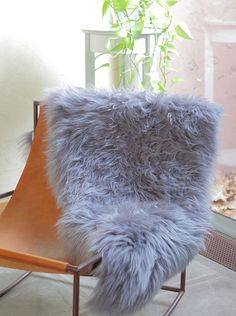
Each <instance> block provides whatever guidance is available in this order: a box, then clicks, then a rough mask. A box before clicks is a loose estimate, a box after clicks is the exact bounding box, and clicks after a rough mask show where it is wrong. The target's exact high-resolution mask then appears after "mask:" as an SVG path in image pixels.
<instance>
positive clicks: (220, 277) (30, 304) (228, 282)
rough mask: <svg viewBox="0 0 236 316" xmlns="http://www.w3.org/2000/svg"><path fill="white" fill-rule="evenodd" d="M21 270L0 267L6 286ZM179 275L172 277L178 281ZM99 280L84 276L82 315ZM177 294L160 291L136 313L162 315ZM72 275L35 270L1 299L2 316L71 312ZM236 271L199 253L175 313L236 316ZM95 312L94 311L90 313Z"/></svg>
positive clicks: (0, 282) (60, 315) (177, 315)
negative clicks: (35, 272) (38, 272)
mask: <svg viewBox="0 0 236 316" xmlns="http://www.w3.org/2000/svg"><path fill="white" fill-rule="evenodd" d="M17 275H19V271H16V270H10V269H0V286H1V288H3V287H4V286H6V285H7V284H8V283H9V282H10V281H11V280H13V279H14V278H16V277H17ZM177 280H178V278H174V279H173V280H171V282H169V283H171V284H174V285H177ZM95 283H96V280H95V279H93V278H82V280H81V308H80V311H81V313H80V315H81V316H88V315H89V316H90V315H91V313H89V312H88V311H87V309H86V306H85V303H86V302H87V300H88V297H89V295H90V293H91V291H92V288H93V287H94V285H95ZM173 297H174V294H172V293H170V292H166V291H160V293H159V294H158V295H157V296H156V298H155V299H154V300H153V301H152V302H151V303H150V304H149V305H148V306H147V307H146V308H145V309H144V310H142V311H141V312H139V313H137V314H135V316H144V315H146V316H159V315H163V312H164V311H165V310H166V309H167V308H168V305H169V303H170V302H171V299H173ZM71 299H72V279H71V278H70V277H69V276H65V275H52V274H33V275H32V276H30V277H29V278H28V279H27V280H25V281H24V282H23V283H21V284H20V285H18V287H17V288H15V289H14V290H13V291H12V292H11V293H9V294H7V295H6V296H5V297H3V298H1V299H0V316H16V315H17V316H53V315H57V316H68V315H71ZM235 315H236V273H235V272H233V271H231V270H228V269H227V268H224V267H222V266H220V265H218V264H216V263H214V262H212V261H209V260H207V259H206V258H204V257H201V256H198V257H197V258H196V259H195V260H194V261H193V262H192V263H191V264H190V266H189V267H188V270H187V291H186V294H185V295H184V297H183V298H182V301H181V302H180V304H179V306H178V307H177V308H176V310H175V311H174V312H173V316H235ZM91 316H92V315H91Z"/></svg>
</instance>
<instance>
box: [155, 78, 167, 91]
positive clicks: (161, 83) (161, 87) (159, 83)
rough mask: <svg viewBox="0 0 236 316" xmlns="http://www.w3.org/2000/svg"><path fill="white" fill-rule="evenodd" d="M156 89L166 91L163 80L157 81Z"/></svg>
mask: <svg viewBox="0 0 236 316" xmlns="http://www.w3.org/2000/svg"><path fill="white" fill-rule="evenodd" d="M157 84H158V90H159V91H161V92H165V91H166V86H165V84H164V83H163V82H161V81H159V82H158V83H157Z"/></svg>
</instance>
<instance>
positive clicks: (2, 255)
mask: <svg viewBox="0 0 236 316" xmlns="http://www.w3.org/2000/svg"><path fill="white" fill-rule="evenodd" d="M0 264H1V265H2V266H5V267H8V268H11V267H12V268H15V269H17V268H18V269H21V270H30V271H34V272H48V273H70V271H69V270H68V266H69V263H67V262H64V261H59V260H54V259H48V258H45V257H40V256H35V255H31V254H28V253H24V252H17V251H11V250H8V249H3V248H0Z"/></svg>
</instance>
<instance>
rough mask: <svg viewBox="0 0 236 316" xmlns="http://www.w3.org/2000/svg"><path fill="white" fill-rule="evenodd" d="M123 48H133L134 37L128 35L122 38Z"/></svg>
mask: <svg viewBox="0 0 236 316" xmlns="http://www.w3.org/2000/svg"><path fill="white" fill-rule="evenodd" d="M123 41H124V48H127V49H130V50H132V49H133V48H134V38H133V37H132V36H128V37H125V38H123Z"/></svg>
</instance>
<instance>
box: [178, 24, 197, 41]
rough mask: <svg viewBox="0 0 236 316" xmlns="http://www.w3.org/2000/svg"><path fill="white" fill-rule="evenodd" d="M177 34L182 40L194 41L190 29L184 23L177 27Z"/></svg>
mask: <svg viewBox="0 0 236 316" xmlns="http://www.w3.org/2000/svg"><path fill="white" fill-rule="evenodd" d="M175 32H176V33H177V34H178V35H179V36H180V37H182V38H184V39H188V40H190V39H191V40H192V39H193V36H192V34H191V32H190V30H189V28H188V27H187V25H186V24H185V23H184V22H181V23H179V24H177V25H176V27H175Z"/></svg>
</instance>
